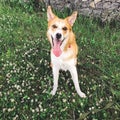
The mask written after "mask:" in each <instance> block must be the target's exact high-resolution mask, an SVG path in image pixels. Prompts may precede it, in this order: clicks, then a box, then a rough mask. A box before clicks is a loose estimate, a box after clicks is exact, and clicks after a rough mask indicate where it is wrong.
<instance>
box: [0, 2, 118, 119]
mask: <svg viewBox="0 0 120 120" xmlns="http://www.w3.org/2000/svg"><path fill="white" fill-rule="evenodd" d="M58 14H59V16H65V15H67V14H66V13H64V14H61V13H58ZM98 22H99V21H95V20H93V19H90V18H85V17H83V16H79V17H78V19H77V21H76V23H75V25H74V28H73V29H74V32H75V34H76V38H77V43H78V46H79V54H78V65H77V68H78V74H79V83H80V86H81V88H82V91H84V92H85V93H86V94H87V98H85V99H82V98H80V97H79V96H78V95H77V93H76V91H75V88H74V85H73V82H72V80H71V78H70V77H69V76H70V74H69V72H67V73H65V72H61V73H60V78H59V87H58V90H57V94H56V95H55V96H54V97H52V96H51V95H50V91H51V90H52V85H53V79H52V70H51V68H50V66H49V65H50V54H49V49H50V45H49V42H48V41H47V38H46V30H47V18H46V12H38V13H34V11H32V13H28V12H26V10H25V11H24V10H23V9H21V8H19V7H15V8H11V7H10V6H8V5H5V6H4V5H3V4H2V3H0V120H118V119H119V113H120V104H119V103H120V29H119V27H120V26H119V23H117V25H116V27H113V26H111V25H109V24H106V25H105V26H104V27H101V26H100V24H98Z"/></svg>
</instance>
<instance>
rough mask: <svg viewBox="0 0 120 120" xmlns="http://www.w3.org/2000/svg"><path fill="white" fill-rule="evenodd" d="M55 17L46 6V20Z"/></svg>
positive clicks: (49, 7)
mask: <svg viewBox="0 0 120 120" xmlns="http://www.w3.org/2000/svg"><path fill="white" fill-rule="evenodd" d="M55 17H56V16H55V15H54V13H53V12H52V9H51V6H48V8H47V19H48V21H50V20H52V19H54V18H55Z"/></svg>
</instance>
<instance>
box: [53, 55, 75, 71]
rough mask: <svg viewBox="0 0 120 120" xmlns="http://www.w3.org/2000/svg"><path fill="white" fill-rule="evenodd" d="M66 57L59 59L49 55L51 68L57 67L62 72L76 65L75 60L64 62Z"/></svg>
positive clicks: (62, 56)
mask: <svg viewBox="0 0 120 120" xmlns="http://www.w3.org/2000/svg"><path fill="white" fill-rule="evenodd" d="M65 57H66V55H64V54H63V55H61V56H60V57H56V56H55V55H54V54H53V53H51V62H52V65H53V67H54V66H55V67H57V68H58V69H62V70H65V71H66V70H69V69H71V68H72V66H74V65H76V58H73V59H69V60H65V59H64V58H65Z"/></svg>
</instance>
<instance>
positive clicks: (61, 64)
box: [47, 6, 86, 98]
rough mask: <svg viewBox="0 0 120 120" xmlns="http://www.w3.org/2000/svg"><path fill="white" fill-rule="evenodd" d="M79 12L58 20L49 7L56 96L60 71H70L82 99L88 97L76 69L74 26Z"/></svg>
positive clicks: (48, 32)
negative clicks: (81, 85) (81, 86)
mask: <svg viewBox="0 0 120 120" xmlns="http://www.w3.org/2000/svg"><path fill="white" fill-rule="evenodd" d="M76 17H77V11H75V12H74V13H73V14H72V15H71V16H68V17H67V18H65V19H61V18H58V17H57V16H56V15H55V14H54V13H53V12H52V10H51V7H50V6H48V9H47V18H48V31H47V37H48V40H49V42H50V44H51V48H52V49H51V66H52V70H53V78H54V85H53V90H52V91H51V94H52V95H55V93H56V90H57V87H58V77H59V70H60V69H62V70H69V71H70V73H71V76H72V79H73V83H74V85H75V89H76V91H77V93H78V95H79V96H80V97H83V98H84V97H86V95H85V94H84V93H83V92H82V91H81V90H80V87H79V82H78V74H77V69H76V63H77V54H78V47H77V44H76V40H75V35H74V33H73V31H72V26H73V24H74V22H75V20H76Z"/></svg>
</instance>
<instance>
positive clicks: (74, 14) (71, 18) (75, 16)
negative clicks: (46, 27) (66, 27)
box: [67, 11, 77, 26]
mask: <svg viewBox="0 0 120 120" xmlns="http://www.w3.org/2000/svg"><path fill="white" fill-rule="evenodd" d="M76 18H77V11H75V12H73V14H72V15H71V16H69V17H67V21H68V22H69V24H70V25H71V26H73V24H74V22H75V20H76Z"/></svg>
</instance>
